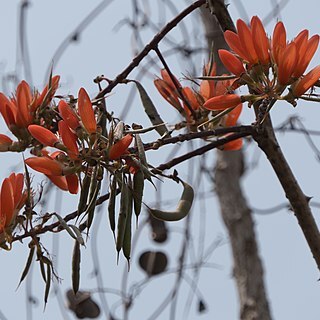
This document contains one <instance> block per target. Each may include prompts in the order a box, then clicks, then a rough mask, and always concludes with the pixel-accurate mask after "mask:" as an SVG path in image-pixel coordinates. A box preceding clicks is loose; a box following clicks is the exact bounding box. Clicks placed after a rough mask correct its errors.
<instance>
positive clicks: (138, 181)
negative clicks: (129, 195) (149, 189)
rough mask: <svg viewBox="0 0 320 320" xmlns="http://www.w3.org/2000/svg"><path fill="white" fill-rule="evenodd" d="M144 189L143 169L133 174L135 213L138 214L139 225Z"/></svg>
mask: <svg viewBox="0 0 320 320" xmlns="http://www.w3.org/2000/svg"><path fill="white" fill-rule="evenodd" d="M143 189H144V174H143V172H142V171H141V170H138V171H137V172H136V173H135V174H134V175H133V204H134V213H135V215H136V220H137V226H138V219H139V215H140V212H141V205H142V197H143Z"/></svg>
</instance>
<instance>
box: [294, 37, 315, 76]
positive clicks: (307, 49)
mask: <svg viewBox="0 0 320 320" xmlns="http://www.w3.org/2000/svg"><path fill="white" fill-rule="evenodd" d="M318 45H319V36H318V35H314V36H312V37H311V38H310V39H309V40H308V41H306V43H305V45H304V46H303V47H300V50H299V61H298V62H297V65H296V68H295V70H294V72H293V76H294V77H295V78H299V77H301V76H302V74H303V73H304V72H305V71H306V69H307V67H308V65H309V63H310V61H311V59H312V58H313V56H314V54H315V52H316V51H317V48H318Z"/></svg>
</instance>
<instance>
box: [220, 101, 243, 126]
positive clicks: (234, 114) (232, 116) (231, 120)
mask: <svg viewBox="0 0 320 320" xmlns="http://www.w3.org/2000/svg"><path fill="white" fill-rule="evenodd" d="M241 111H242V103H241V104H239V105H238V106H236V107H235V108H234V109H233V110H232V111H230V112H229V113H228V114H227V115H226V119H225V122H224V125H225V126H226V127H232V126H235V125H236V124H237V121H238V119H239V116H240V114H241Z"/></svg>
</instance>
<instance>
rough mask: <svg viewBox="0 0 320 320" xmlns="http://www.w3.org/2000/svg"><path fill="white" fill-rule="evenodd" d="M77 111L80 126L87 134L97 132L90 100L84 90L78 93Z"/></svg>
mask: <svg viewBox="0 0 320 320" xmlns="http://www.w3.org/2000/svg"><path fill="white" fill-rule="evenodd" d="M78 111H79V115H80V118H81V121H82V125H83V126H84V128H85V129H86V130H87V132H88V133H89V134H92V133H95V132H96V131H97V122H96V118H95V116H94V111H93V108H92V103H91V100H90V98H89V96H88V93H87V92H86V90H85V89H84V88H81V89H80V90H79V93H78Z"/></svg>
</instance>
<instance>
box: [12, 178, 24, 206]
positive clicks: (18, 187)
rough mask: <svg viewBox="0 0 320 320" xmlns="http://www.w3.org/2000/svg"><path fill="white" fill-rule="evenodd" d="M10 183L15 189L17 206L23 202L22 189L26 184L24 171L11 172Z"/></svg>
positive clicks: (15, 203) (14, 194)
mask: <svg viewBox="0 0 320 320" xmlns="http://www.w3.org/2000/svg"><path fill="white" fill-rule="evenodd" d="M9 180H10V183H11V185H12V189H13V196H14V207H15V208H17V207H18V206H19V204H20V203H21V198H22V190H23V185H24V176H23V174H22V173H18V174H15V173H11V174H10V176H9Z"/></svg>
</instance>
